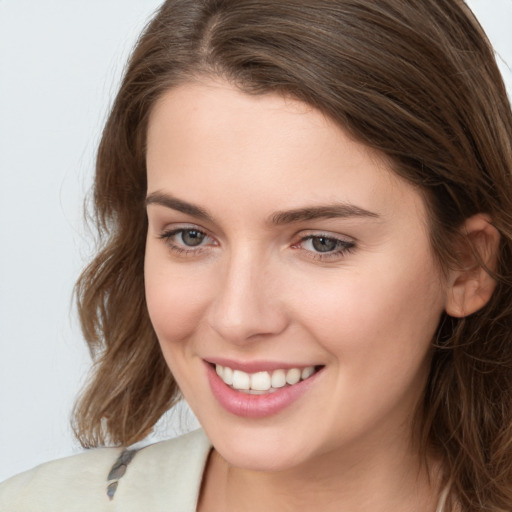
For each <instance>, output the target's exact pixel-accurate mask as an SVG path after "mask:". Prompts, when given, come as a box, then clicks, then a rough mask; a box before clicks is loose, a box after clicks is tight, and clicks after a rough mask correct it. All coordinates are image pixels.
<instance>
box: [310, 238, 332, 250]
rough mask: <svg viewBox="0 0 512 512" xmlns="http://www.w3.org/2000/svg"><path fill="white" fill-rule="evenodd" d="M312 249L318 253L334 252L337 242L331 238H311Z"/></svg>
mask: <svg viewBox="0 0 512 512" xmlns="http://www.w3.org/2000/svg"><path fill="white" fill-rule="evenodd" d="M312 243H313V247H314V249H315V251H318V252H330V251H334V249H336V247H337V245H338V241H337V240H334V239H332V238H325V237H323V236H321V237H316V238H313V241H312Z"/></svg>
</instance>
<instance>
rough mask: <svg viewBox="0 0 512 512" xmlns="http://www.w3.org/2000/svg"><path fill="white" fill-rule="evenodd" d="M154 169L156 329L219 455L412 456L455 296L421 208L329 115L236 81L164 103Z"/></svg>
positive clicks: (187, 88) (152, 132) (272, 466)
mask: <svg viewBox="0 0 512 512" xmlns="http://www.w3.org/2000/svg"><path fill="white" fill-rule="evenodd" d="M147 169H148V201H147V202H148V208H147V211H148V218H149V229H148V236H147V247H146V263H145V280H146V294H147V304H148V308H149V313H150V317H151V320H152V322H153V326H154V328H155V331H156V333H157V335H158V339H159V341H160V344H161V347H162V352H163V354H164V356H165V359H166V361H167V363H168V365H169V368H170V369H171V371H172V373H173V375H174V377H175V378H176V380H177V382H178V384H179V386H180V388H181V390H182V392H183V394H184V396H185V398H186V399H187V401H188V402H189V404H190V406H191V408H192V409H193V411H194V412H195V414H196V415H197V417H198V419H199V421H200V423H201V424H202V426H203V427H204V429H205V430H206V433H207V434H208V436H209V438H210V440H211V441H212V443H213V445H214V446H215V447H216V449H217V451H218V452H219V453H220V454H221V455H222V456H223V457H224V458H225V459H227V460H228V461H229V462H230V463H232V464H233V465H235V466H239V467H245V468H252V469H260V470H280V469H287V468H292V467H297V466H300V464H302V463H305V462H308V461H311V460H312V459H313V458H314V457H318V456H328V455H331V454H332V455H336V457H338V456H344V457H346V460H350V459H351V458H353V459H354V460H359V459H360V458H361V456H362V454H363V453H367V454H368V453H372V454H376V453H379V451H382V450H384V451H385V450H389V449H390V448H393V447H395V448H396V446H402V447H403V446H404V445H406V444H407V443H408V441H409V439H410V433H411V420H412V417H413V415H414V412H415V407H416V406H417V404H418V401H419V400H420V398H421V394H422V391H423V389H424V386H425V382H426V376H427V373H428V367H429V360H430V342H431V339H432V337H433V334H434V332H435V330H436V327H437V324H438V321H439V318H440V315H441V312H442V311H443V308H444V303H445V298H446V294H447V292H446V289H445V285H444V283H443V279H442V278H441V273H440V271H439V269H438V268H437V267H436V264H435V261H434V258H433V255H432V251H431V247H430V245H429V238H428V227H427V220H426V214H425V208H424V204H423V201H422V198H421V197H420V194H419V193H418V192H417V191H416V190H415V189H414V188H413V187H412V186H411V185H409V184H408V183H406V182H405V181H403V180H402V179H400V178H398V177H397V176H396V175H395V174H394V173H393V172H392V171H391V170H390V168H389V166H388V164H386V162H385V161H384V160H383V159H381V158H379V156H378V155H376V154H375V153H373V152H372V151H370V150H369V149H368V148H366V147H365V146H363V145H361V144H359V143H356V142H354V141H352V140H351V139H350V138H349V137H348V136H347V134H346V133H345V132H344V131H343V130H342V129H340V128H339V127H338V126H337V125H335V124H334V123H333V122H331V121H329V120H328V119H326V118H325V117H324V116H323V115H322V114H321V113H320V112H318V111H316V110H314V109H312V108H311V107H309V106H307V105H304V104H303V103H300V102H298V101H295V100H292V99H285V98H283V97H281V96H279V95H277V94H276V95H274V94H267V95H260V96H249V95H246V94H244V93H241V92H239V91H238V90H237V89H235V88H233V87H231V86H230V85H228V84H226V83H222V82H204V83H190V84H185V85H182V86H179V87H177V88H175V89H173V90H171V91H169V92H168V93H166V95H165V96H164V97H163V98H162V99H161V100H160V101H159V103H158V104H157V105H156V107H155V109H154V111H153V113H152V116H151V119H150V123H149V133H148V151H147ZM226 368H227V369H226ZM218 373H219V374H220V376H219V375H218ZM310 374H311V375H310ZM303 377H304V378H303ZM297 379H301V380H299V381H298V382H297ZM286 380H287V381H288V382H286ZM225 381H226V382H227V383H226V382H225ZM234 388H236V389H234ZM247 388H249V389H247Z"/></svg>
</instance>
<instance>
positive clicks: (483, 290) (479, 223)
mask: <svg viewBox="0 0 512 512" xmlns="http://www.w3.org/2000/svg"><path fill="white" fill-rule="evenodd" d="M462 234H463V236H464V239H465V242H466V243H463V244H461V247H460V248H459V251H460V252H459V261H460V267H459V268H456V269H453V270H451V271H450V273H449V276H448V289H447V298H446V306H445V311H446V313H447V314H448V315H450V316H453V317H457V318H462V317H465V316H468V315H471V314H472V313H475V312H476V311H478V310H479V309H481V308H483V307H484V306H485V305H486V304H487V302H488V301H489V299H490V298H491V295H492V293H493V292H494V289H495V288H496V281H495V280H494V278H493V277H491V276H490V275H489V273H488V270H490V271H495V270H496V263H497V259H498V249H499V242H500V234H499V232H498V230H497V229H496V228H495V227H494V226H493V225H492V224H491V219H490V217H489V216H488V215H485V214H483V213H478V214H477V215H474V216H473V217H470V218H469V219H467V220H466V222H464V225H463V226H462Z"/></svg>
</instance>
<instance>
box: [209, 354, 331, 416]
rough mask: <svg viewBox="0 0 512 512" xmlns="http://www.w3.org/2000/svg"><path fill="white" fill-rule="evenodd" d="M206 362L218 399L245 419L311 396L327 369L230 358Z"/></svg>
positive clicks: (282, 409)
mask: <svg viewBox="0 0 512 512" xmlns="http://www.w3.org/2000/svg"><path fill="white" fill-rule="evenodd" d="M204 362H205V363H206V364H205V367H206V373H207V377H208V381H209V383H210V389H211V391H212V393H213V396H214V397H215V398H216V400H217V402H218V403H219V404H220V405H221V406H222V407H223V408H224V409H225V410H226V411H227V412H229V413H231V414H234V415H236V416H239V417H243V418H265V417H268V416H273V415H275V414H278V413H281V412H282V411H284V410H285V409H288V408H290V407H291V406H292V404H293V403H295V402H297V401H299V400H300V399H301V397H303V396H304V395H309V393H310V392H309V390H310V389H311V388H313V387H316V385H315V383H316V382H318V381H319V380H321V376H322V375H323V374H324V371H323V370H324V368H325V366H323V365H318V366H315V365H310V366H296V367H292V366H291V365H290V366H288V365H284V367H282V366H283V364H282V363H281V364H279V363H258V362H252V363H233V362H231V363H230V362H229V361H226V360H217V361H211V360H210V361H206V360H205V361H204ZM280 366H281V367H280ZM242 368H244V369H243V370H242Z"/></svg>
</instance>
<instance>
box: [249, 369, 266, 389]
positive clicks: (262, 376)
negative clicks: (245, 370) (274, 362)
mask: <svg viewBox="0 0 512 512" xmlns="http://www.w3.org/2000/svg"><path fill="white" fill-rule="evenodd" d="M251 389H254V390H256V391H268V390H269V389H270V375H269V373H268V372H258V373H253V374H252V375H251Z"/></svg>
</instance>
